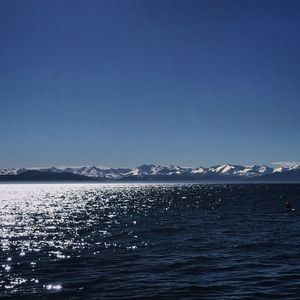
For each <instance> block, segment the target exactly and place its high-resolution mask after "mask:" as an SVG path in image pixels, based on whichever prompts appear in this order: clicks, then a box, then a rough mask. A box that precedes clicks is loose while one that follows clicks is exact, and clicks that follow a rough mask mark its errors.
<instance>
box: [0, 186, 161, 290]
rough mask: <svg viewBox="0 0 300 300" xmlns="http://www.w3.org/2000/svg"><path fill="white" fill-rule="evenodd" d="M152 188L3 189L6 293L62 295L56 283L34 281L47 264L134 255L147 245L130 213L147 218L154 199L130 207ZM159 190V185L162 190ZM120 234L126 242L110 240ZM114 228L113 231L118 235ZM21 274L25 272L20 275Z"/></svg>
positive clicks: (0, 209)
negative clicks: (114, 251)
mask: <svg viewBox="0 0 300 300" xmlns="http://www.w3.org/2000/svg"><path fill="white" fill-rule="evenodd" d="M143 189H144V190H145V193H146V192H147V191H148V190H149V189H151V185H148V184H145V185H141V184H137V185H134V184H131V185H123V184H120V185H112V184H18V185H16V184H1V185H0V237H1V269H0V273H1V278H2V279H1V280H0V285H1V288H2V290H3V288H4V290H6V291H13V290H16V291H22V286H24V290H26V289H27V290H28V289H29V290H35V289H46V290H54V291H55V290H57V291H58V290H61V289H62V288H63V286H62V284H61V283H60V282H49V278H47V276H45V275H43V276H40V277H39V276H38V274H39V273H42V272H41V270H43V268H45V266H46V265H48V264H49V261H50V262H51V261H52V262H57V261H60V260H68V259H71V258H72V257H80V256H82V255H84V254H85V253H92V254H93V255H96V254H97V253H100V252H101V251H102V250H103V249H111V248H120V247H122V248H124V249H126V250H129V251H134V250H135V249H137V248H138V247H143V246H147V241H143V240H138V236H137V235H136V234H133V230H131V229H130V228H131V227H136V225H137V221H136V220H132V219H131V217H132V215H133V214H136V213H137V214H139V213H140V214H142V215H143V216H146V215H147V213H148V210H149V209H151V208H152V206H153V203H154V200H155V198H151V197H147V201H145V199H142V198H143V197H142V198H141V197H140V198H141V201H137V202H135V204H132V199H133V198H134V196H135V195H136V194H137V193H138V194H139V196H140V195H143ZM162 189H163V186H162ZM120 226H122V227H123V228H124V230H123V233H125V234H126V235H127V237H129V239H127V240H126V242H125V243H124V242H123V241H122V240H119V239H118V237H117V238H116V240H113V241H112V240H110V239H109V238H110V237H111V236H112V235H114V234H116V233H117V235H120V234H121V233H120ZM116 229H117V230H116ZM24 270H25V271H24Z"/></svg>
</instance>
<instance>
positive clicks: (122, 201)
mask: <svg viewBox="0 0 300 300" xmlns="http://www.w3.org/2000/svg"><path fill="white" fill-rule="evenodd" d="M285 200H290V201H292V202H293V204H294V206H295V208H296V210H295V211H287V210H286V209H285V207H284V202H285ZM299 201H300V185H267V184H257V185H255V184H252V185H241V184H238V185H198V184H188V185H96V184H86V185H78V184H74V185H61V184H58V185H56V184H49V185H31V184H30V185H1V186H0V220H1V224H0V226H1V227H0V239H1V252H0V257H1V273H0V295H1V296H2V297H3V298H4V299H5V298H8V299H129V298H131V299H264V298H270V299H299V297H300V214H299V212H300V204H299Z"/></svg>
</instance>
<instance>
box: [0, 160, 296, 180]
mask: <svg viewBox="0 0 300 300" xmlns="http://www.w3.org/2000/svg"><path fill="white" fill-rule="evenodd" d="M0 180H1V181H172V180H175V181H184V180H195V181H201V180H211V181H214V180H220V181H250V182H251V181H292V182H294V181H295V182H298V181H299V182H300V164H294V165H291V166H277V167H275V168H272V167H269V166H266V165H253V166H240V165H233V164H225V165H217V166H213V167H197V168H190V167H180V166H174V165H170V166H160V165H153V164H150V165H141V166H139V167H136V168H100V167H96V166H87V167H51V168H34V169H30V168H14V169H0Z"/></svg>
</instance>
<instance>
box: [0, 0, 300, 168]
mask: <svg viewBox="0 0 300 300" xmlns="http://www.w3.org/2000/svg"><path fill="white" fill-rule="evenodd" d="M299 36H300V1H296V0H295V1H292V0H281V1H278V0H269V1H265V0H257V1H255V0H254V1H253V0H249V1H243V0H236V1H230V0H226V1H225V0H220V1H214V0H206V1H204V0H202V1H201V0H196V1H192V0H189V1H187V0H182V1H177V0H172V1H171V0H170V1H169V0H148V1H143V0H136V1H134V0H114V1H113V0H112V1H108V0H107V1H104V0H103V1H101V0H99V1H93V0H89V1H85V0H82V1H78V0H68V1H66V0H51V1H50V0H39V1H37V0H26V1H24V0H19V1H16V0H0V101H1V109H0V141H1V143H0V145H1V146H0V167H21V166H24V167H32V166H56V165H93V164H95V165H103V166H112V167H116V166H136V165H139V164H142V163H156V164H172V163H173V164H179V165H185V166H199V165H203V166H209V165H215V164H222V163H224V162H229V163H237V164H254V163H267V164H271V163H272V162H274V161H299V154H300V38H299Z"/></svg>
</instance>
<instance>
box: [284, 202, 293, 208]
mask: <svg viewBox="0 0 300 300" xmlns="http://www.w3.org/2000/svg"><path fill="white" fill-rule="evenodd" d="M285 208H288V209H291V208H293V206H292V203H291V202H289V201H287V202H285Z"/></svg>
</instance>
